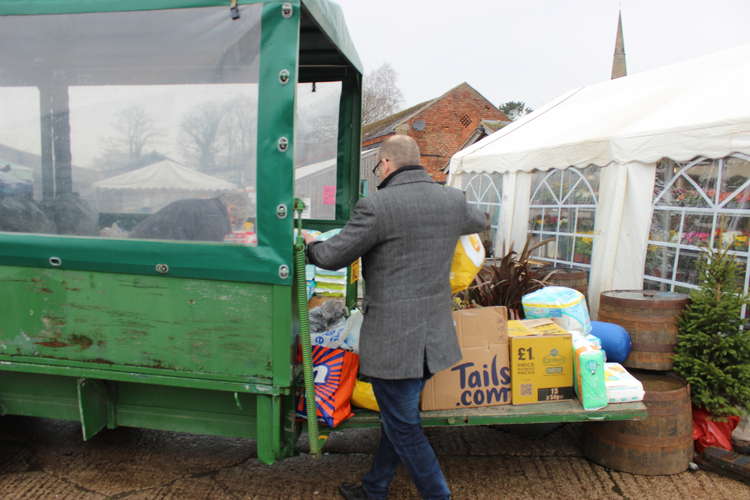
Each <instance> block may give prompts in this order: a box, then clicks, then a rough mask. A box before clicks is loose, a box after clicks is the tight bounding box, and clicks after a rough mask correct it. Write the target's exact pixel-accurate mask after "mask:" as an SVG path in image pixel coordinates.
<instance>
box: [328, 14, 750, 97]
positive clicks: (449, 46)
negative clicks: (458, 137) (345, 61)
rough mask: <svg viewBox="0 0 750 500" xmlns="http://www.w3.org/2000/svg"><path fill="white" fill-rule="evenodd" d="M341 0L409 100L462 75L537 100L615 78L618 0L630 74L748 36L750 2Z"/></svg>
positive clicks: (356, 32)
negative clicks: (395, 77) (396, 76)
mask: <svg viewBox="0 0 750 500" xmlns="http://www.w3.org/2000/svg"><path fill="white" fill-rule="evenodd" d="M337 1H338V3H339V4H340V5H341V7H342V8H343V10H344V15H345V17H346V21H347V24H348V27H349V31H350V34H351V36H352V38H353V40H354V43H355V45H356V47H357V50H358V51H359V55H360V58H361V59H362V62H363V64H364V66H365V71H370V70H373V69H375V68H377V67H378V66H380V65H381V64H383V63H384V62H390V63H391V64H392V65H393V67H394V68H395V70H396V71H397V73H398V75H399V82H398V83H399V86H400V88H401V90H402V92H403V94H404V97H405V102H404V107H408V106H411V105H414V104H417V103H418V102H421V101H424V100H427V99H431V98H434V97H437V96H439V95H440V94H442V93H443V92H445V91H447V90H449V89H450V88H452V87H454V86H456V85H458V84H459V83H461V82H463V81H466V82H468V83H469V84H470V85H472V86H473V87H474V88H476V89H477V90H478V91H479V92H481V93H482V94H483V95H484V96H485V97H486V98H487V99H489V100H490V101H492V102H493V103H494V104H496V105H497V104H500V103H502V102H505V101H509V100H514V101H525V102H527V103H528V104H530V105H532V106H533V107H538V106H541V105H542V104H544V103H546V102H547V101H549V100H551V99H552V98H554V97H555V96H557V95H559V94H562V93H563V92H566V91H568V90H570V89H573V88H576V87H579V86H582V85H588V84H591V83H596V82H599V81H602V80H606V79H609V77H610V72H611V69H612V53H613V51H614V43H615V34H616V30H617V12H618V8H620V7H621V8H622V22H623V32H624V35H625V52H626V55H627V65H628V73H629V74H633V73H636V72H641V71H645V70H649V69H652V68H656V67H659V66H663V65H666V64H670V63H674V62H678V61H682V60H685V59H689V58H692V57H697V56H701V55H705V54H709V53H711V52H715V51H717V50H721V49H725V48H730V47H734V46H737V45H741V44H746V43H750V31H749V30H748V28H747V23H748V19H750V0H483V1H479V0H459V1H455V0H454V1H448V0H377V1H363V0H337ZM717 77H720V76H719V75H717Z"/></svg>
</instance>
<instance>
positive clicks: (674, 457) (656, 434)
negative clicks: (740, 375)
mask: <svg viewBox="0 0 750 500" xmlns="http://www.w3.org/2000/svg"><path fill="white" fill-rule="evenodd" d="M632 374H633V375H634V376H635V377H636V378H637V379H638V380H640V381H641V383H643V388H644V389H645V391H646V395H645V397H644V400H643V401H644V403H645V404H646V406H647V407H648V417H647V418H646V419H645V420H642V421H621V422H592V423H587V424H586V425H585V426H584V436H583V452H584V455H585V456H586V458H588V459H589V460H591V461H592V462H596V463H598V464H599V465H603V466H604V467H608V468H610V469H615V470H618V471H622V472H629V473H631V474H645V475H649V476H653V475H663V474H678V473H680V472H684V471H685V470H687V468H688V465H689V463H690V461H691V460H692V459H693V434H692V433H693V413H692V407H691V403H690V387H689V386H688V385H687V384H686V383H685V381H684V380H683V379H681V378H680V377H678V376H676V375H674V374H671V373H670V374H666V375H661V374H655V373H649V372H639V373H635V372H633V373H632Z"/></svg>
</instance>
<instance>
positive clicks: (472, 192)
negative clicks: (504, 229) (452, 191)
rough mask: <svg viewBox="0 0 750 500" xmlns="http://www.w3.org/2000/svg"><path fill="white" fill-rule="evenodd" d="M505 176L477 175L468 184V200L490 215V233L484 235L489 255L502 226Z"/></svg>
mask: <svg viewBox="0 0 750 500" xmlns="http://www.w3.org/2000/svg"><path fill="white" fill-rule="evenodd" d="M502 192H503V176H502V175H501V174H477V175H474V176H472V177H471V178H470V179H469V181H468V182H467V184H466V200H467V201H468V202H469V204H471V205H474V206H476V207H477V208H479V210H481V211H482V212H486V213H488V214H490V230H489V233H488V234H486V235H483V236H484V237H483V240H484V245H485V249H486V250H487V253H488V255H491V253H492V251H493V250H494V243H495V241H496V238H497V231H498V228H499V226H500V209H501V204H502Z"/></svg>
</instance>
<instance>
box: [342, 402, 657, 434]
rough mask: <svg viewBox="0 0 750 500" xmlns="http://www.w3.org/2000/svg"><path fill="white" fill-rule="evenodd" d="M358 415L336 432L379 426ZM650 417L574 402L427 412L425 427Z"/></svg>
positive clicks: (638, 406)
mask: <svg viewBox="0 0 750 500" xmlns="http://www.w3.org/2000/svg"><path fill="white" fill-rule="evenodd" d="M354 413H355V415H354V417H352V418H350V419H349V420H347V421H346V422H344V423H343V424H341V425H340V426H338V427H337V428H336V430H340V429H347V428H356V427H373V426H377V425H379V415H378V413H377V412H374V411H371V410H363V409H361V408H354ZM647 416H648V411H647V410H646V405H644V404H643V403H642V402H633V403H614V404H610V405H607V406H606V407H605V408H602V409H600V410H584V409H583V407H582V406H581V403H579V402H578V400H575V399H571V400H565V401H554V402H549V403H538V404H530V405H518V406H514V405H502V406H487V407H484V408H461V409H457V410H432V411H423V412H422V424H423V425H424V426H426V427H432V426H439V425H496V424H543V423H553V422H596V421H605V420H642V419H644V418H646V417H647Z"/></svg>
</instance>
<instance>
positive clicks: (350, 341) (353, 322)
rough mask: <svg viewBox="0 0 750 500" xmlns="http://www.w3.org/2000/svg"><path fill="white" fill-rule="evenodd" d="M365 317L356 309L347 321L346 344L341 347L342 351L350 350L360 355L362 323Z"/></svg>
mask: <svg viewBox="0 0 750 500" xmlns="http://www.w3.org/2000/svg"><path fill="white" fill-rule="evenodd" d="M363 320H364V316H362V313H361V312H360V310H359V309H355V310H353V311H352V313H351V314H350V315H349V317H348V318H347V320H346V326H345V327H344V333H343V334H342V337H343V338H344V343H343V344H342V345H341V348H342V349H348V350H350V351H354V352H356V353H359V331H360V330H361V329H362V321H363Z"/></svg>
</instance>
